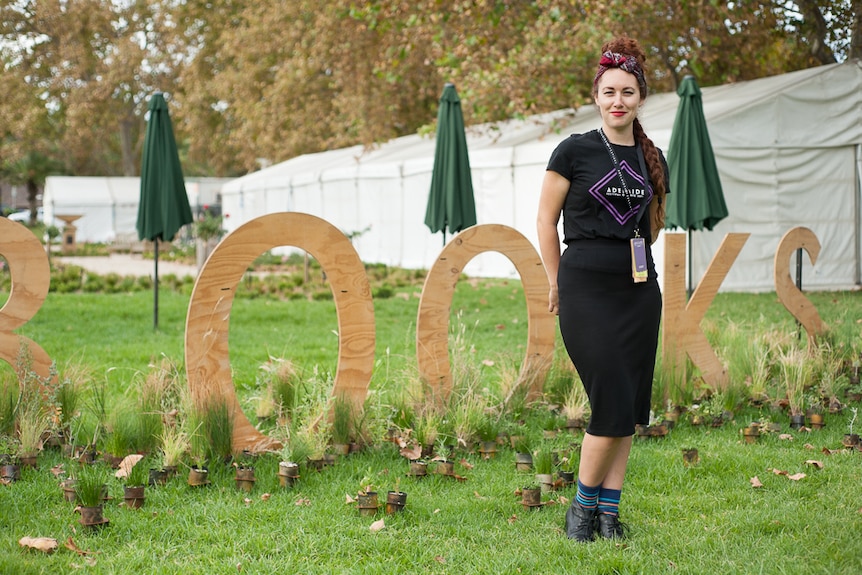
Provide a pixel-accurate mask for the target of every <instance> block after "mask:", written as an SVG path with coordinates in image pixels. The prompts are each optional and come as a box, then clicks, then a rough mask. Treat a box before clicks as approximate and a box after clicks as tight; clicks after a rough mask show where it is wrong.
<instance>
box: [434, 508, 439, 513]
mask: <svg viewBox="0 0 862 575" xmlns="http://www.w3.org/2000/svg"><path fill="white" fill-rule="evenodd" d="M432 513H440V509H439V508H438V509H435V510H434V511H432Z"/></svg>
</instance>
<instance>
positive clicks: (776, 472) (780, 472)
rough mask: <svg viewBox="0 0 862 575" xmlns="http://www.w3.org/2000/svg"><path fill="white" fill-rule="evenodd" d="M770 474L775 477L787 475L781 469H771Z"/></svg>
mask: <svg viewBox="0 0 862 575" xmlns="http://www.w3.org/2000/svg"><path fill="white" fill-rule="evenodd" d="M772 473H774V474H775V475H787V472H786V471H784V470H783V469H773V470H772Z"/></svg>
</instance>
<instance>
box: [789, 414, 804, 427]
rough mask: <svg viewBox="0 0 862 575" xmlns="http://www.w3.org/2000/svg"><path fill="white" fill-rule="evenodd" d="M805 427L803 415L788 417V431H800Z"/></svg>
mask: <svg viewBox="0 0 862 575" xmlns="http://www.w3.org/2000/svg"><path fill="white" fill-rule="evenodd" d="M803 427H805V415H804V414H799V415H791V416H790V429H801V428H803Z"/></svg>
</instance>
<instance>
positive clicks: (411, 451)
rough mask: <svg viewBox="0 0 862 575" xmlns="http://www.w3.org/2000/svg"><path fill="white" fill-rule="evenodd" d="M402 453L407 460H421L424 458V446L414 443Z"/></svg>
mask: <svg viewBox="0 0 862 575" xmlns="http://www.w3.org/2000/svg"><path fill="white" fill-rule="evenodd" d="M400 453H401V455H403V456H404V457H406V458H407V459H419V458H420V457H422V446H421V445H419V444H418V443H414V444H412V445H410V446H408V447H405V448H404V449H402V450H401V452H400Z"/></svg>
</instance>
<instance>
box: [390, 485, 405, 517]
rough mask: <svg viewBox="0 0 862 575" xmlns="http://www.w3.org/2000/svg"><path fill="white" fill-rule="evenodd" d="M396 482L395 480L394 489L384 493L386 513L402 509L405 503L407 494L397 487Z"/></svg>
mask: <svg viewBox="0 0 862 575" xmlns="http://www.w3.org/2000/svg"><path fill="white" fill-rule="evenodd" d="M398 483H399V482H398V480H396V481H395V489H393V490H391V491H388V492H387V493H386V513H387V514H388V515H391V514H393V513H398V512H400V511H402V510H403V509H404V506H405V505H406V504H407V494H406V493H404V492H403V491H401V490H400V489H399V487H398Z"/></svg>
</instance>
